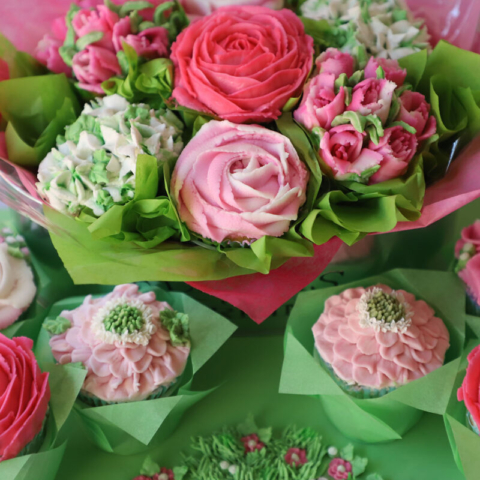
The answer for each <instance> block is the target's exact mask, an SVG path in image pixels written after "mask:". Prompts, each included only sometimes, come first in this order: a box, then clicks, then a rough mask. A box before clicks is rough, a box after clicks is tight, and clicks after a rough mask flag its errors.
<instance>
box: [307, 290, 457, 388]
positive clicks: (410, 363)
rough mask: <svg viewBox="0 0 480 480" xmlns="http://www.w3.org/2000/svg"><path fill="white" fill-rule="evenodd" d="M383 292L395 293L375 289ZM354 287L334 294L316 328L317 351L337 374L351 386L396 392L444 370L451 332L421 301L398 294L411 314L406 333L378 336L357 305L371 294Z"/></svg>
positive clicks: (381, 333) (409, 295) (382, 333)
mask: <svg viewBox="0 0 480 480" xmlns="http://www.w3.org/2000/svg"><path fill="white" fill-rule="evenodd" d="M377 287H378V288H380V289H381V290H383V291H384V292H385V293H387V294H390V293H391V292H392V289H391V288H390V287H388V286H386V285H377ZM370 289H371V288H368V289H365V288H363V287H358V288H350V289H348V290H345V291H344V292H342V293H341V294H340V295H333V296H332V297H330V298H329V299H327V301H326V302H325V308H324V311H323V313H322V315H320V318H319V319H318V321H317V323H315V325H314V326H313V329H312V331H313V335H314V337H315V346H316V348H317V350H318V353H319V354H320V356H321V357H322V358H323V360H324V361H325V362H327V363H328V364H330V365H331V366H332V368H333V370H334V372H335V374H336V375H337V376H338V377H340V379H341V380H342V381H344V382H346V383H347V384H349V385H360V386H363V387H369V388H374V389H383V388H390V387H397V386H399V385H404V384H406V383H408V382H411V381H413V380H416V379H418V378H421V377H423V376H425V375H427V374H429V373H430V372H432V371H434V370H436V369H437V368H440V367H441V366H442V365H443V362H444V359H445V353H446V351H447V350H448V348H449V339H450V336H449V333H448V330H447V328H446V326H445V324H444V323H443V322H442V320H441V319H440V318H437V317H435V312H434V311H433V309H432V308H431V307H430V306H429V305H428V304H427V303H425V302H424V301H423V300H416V299H415V296H414V295H412V294H411V293H408V292H406V291H404V290H399V293H400V294H401V295H402V296H403V299H404V301H405V302H406V304H408V306H409V309H410V310H411V311H412V317H411V324H410V326H408V328H407V329H406V331H405V332H404V333H400V332H394V331H386V332H382V331H381V330H380V331H376V330H375V329H374V327H372V326H364V325H363V324H362V323H361V313H360V309H359V302H360V299H361V297H362V295H364V294H365V293H366V292H367V290H370Z"/></svg>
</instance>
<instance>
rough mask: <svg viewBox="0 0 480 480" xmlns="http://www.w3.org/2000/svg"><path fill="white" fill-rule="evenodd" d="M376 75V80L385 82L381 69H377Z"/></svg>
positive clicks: (383, 72) (383, 71)
mask: <svg viewBox="0 0 480 480" xmlns="http://www.w3.org/2000/svg"><path fill="white" fill-rule="evenodd" d="M376 74H377V79H379V80H385V70H384V69H383V68H382V67H378V68H377V71H376Z"/></svg>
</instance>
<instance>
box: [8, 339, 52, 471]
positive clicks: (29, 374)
mask: <svg viewBox="0 0 480 480" xmlns="http://www.w3.org/2000/svg"><path fill="white" fill-rule="evenodd" d="M32 348H33V341H32V340H30V339H29V338H25V337H14V338H12V339H11V340H10V339H9V338H7V337H5V336H4V335H2V334H0V425H1V429H0V463H1V462H2V461H4V460H9V459H11V458H15V457H16V456H17V455H18V454H19V453H20V452H21V451H22V450H23V449H24V448H25V447H26V446H27V444H29V443H30V442H31V441H32V440H33V439H34V438H35V436H36V435H37V434H38V433H40V431H41V430H42V426H43V422H44V420H45V416H46V415H47V410H48V402H49V400H50V387H49V385H48V373H42V372H41V371H40V368H39V366H38V364H37V361H36V359H35V356H34V354H33V352H32Z"/></svg>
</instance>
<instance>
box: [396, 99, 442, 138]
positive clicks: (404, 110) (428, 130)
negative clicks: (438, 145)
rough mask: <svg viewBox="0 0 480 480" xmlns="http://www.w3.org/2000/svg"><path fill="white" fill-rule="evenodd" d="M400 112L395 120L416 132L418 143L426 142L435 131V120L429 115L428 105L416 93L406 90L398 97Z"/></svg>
mask: <svg viewBox="0 0 480 480" xmlns="http://www.w3.org/2000/svg"><path fill="white" fill-rule="evenodd" d="M399 101H400V112H399V113H398V116H397V120H398V121H402V122H405V123H407V124H408V125H410V126H412V127H413V128H415V129H416V130H417V134H416V135H417V138H418V141H419V142H421V141H422V140H426V139H427V138H430V137H431V136H432V135H434V134H435V132H436V131H437V120H436V118H435V117H434V116H433V115H430V104H428V103H427V101H426V100H425V97H424V96H423V95H422V94H421V93H418V92H411V91H410V90H406V91H405V92H403V93H402V95H400V98H399Z"/></svg>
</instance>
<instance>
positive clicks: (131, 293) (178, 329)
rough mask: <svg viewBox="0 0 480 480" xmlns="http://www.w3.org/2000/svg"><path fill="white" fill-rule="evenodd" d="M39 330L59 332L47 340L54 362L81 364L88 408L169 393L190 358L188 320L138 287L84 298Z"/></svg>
mask: <svg viewBox="0 0 480 480" xmlns="http://www.w3.org/2000/svg"><path fill="white" fill-rule="evenodd" d="M44 326H45V327H46V328H47V330H49V331H50V332H53V333H57V332H58V334H56V335H53V337H52V338H51V340H50V346H51V348H52V353H53V356H54V357H55V359H56V360H57V362H59V363H61V364H66V363H75V362H81V363H82V364H83V365H84V366H85V368H86V369H87V371H88V373H87V376H86V378H85V382H84V384H83V388H82V392H81V399H82V400H84V401H86V402H87V403H89V404H92V405H103V404H108V403H119V402H127V401H136V400H145V399H148V398H157V397H160V396H162V395H165V394H167V393H169V387H171V386H172V385H173V384H174V383H175V381H176V380H177V378H178V377H179V376H180V375H181V374H182V373H183V370H184V369H185V365H186V363H187V359H188V356H189V353H190V342H189V340H188V317H187V316H186V315H184V314H181V313H178V312H175V311H173V310H172V309H171V307H170V306H169V305H168V304H167V303H165V302H159V301H157V299H156V297H155V293H154V292H147V293H141V292H140V291H139V289H138V286H137V285H119V286H117V287H115V289H114V290H113V292H111V293H109V294H108V295H105V296H104V297H101V298H97V299H93V298H92V297H91V296H88V297H86V298H85V300H84V301H83V303H82V304H81V305H80V306H79V307H78V308H76V309H74V310H71V311H68V310H65V311H63V312H62V313H61V315H60V316H59V317H58V318H57V320H56V321H50V322H48V323H46V324H45V325H44ZM62 330H63V332H62V333H59V332H60V331H62Z"/></svg>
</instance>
